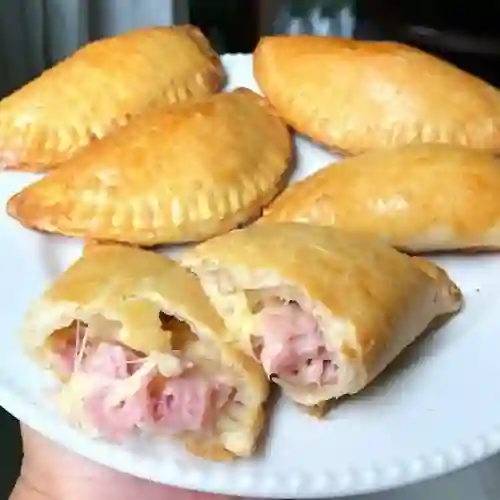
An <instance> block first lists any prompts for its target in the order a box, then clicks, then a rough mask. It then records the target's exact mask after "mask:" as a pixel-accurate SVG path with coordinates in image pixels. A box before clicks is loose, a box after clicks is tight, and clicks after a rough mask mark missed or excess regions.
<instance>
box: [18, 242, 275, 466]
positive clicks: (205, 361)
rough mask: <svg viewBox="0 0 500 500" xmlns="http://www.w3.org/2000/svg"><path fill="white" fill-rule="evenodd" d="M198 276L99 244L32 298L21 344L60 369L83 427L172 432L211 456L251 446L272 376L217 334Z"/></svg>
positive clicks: (65, 399) (64, 395)
mask: <svg viewBox="0 0 500 500" xmlns="http://www.w3.org/2000/svg"><path fill="white" fill-rule="evenodd" d="M223 335H224V324H223V321H222V319H221V318H220V317H219V316H218V314H217V313H216V312H215V310H214V309H213V308H212V306H211V305H210V303H209V301H208V299H207V297H206V296H205V294H204V293H203V290H202V288H201V286H200V284H199V281H198V280H197V278H196V277H195V276H194V275H192V274H190V273H189V272H187V271H186V270H185V269H183V268H182V267H181V266H179V265H178V264H177V263H175V262H173V261H171V260H170V259H168V258H166V257H163V256H161V255H158V254H155V253H152V252H148V251H146V250H140V249H133V248H127V247H124V246H118V245H117V246H102V247H99V248H97V247H96V248H95V249H94V250H93V251H92V252H89V253H88V254H86V256H84V257H82V258H81V259H79V260H78V261H77V262H76V263H74V264H73V265H72V266H70V268H69V269H68V270H66V272H65V273H63V274H62V276H60V277H59V278H58V279H57V280H56V282H55V283H54V284H53V285H52V286H50V287H49V288H48V290H47V291H46V293H45V294H44V295H43V296H42V297H41V298H39V299H38V300H37V301H36V302H35V303H34V304H33V305H32V307H31V309H30V310H29V312H28V313H27V316H26V318H25V322H24V325H23V330H22V338H23V341H24V345H25V346H26V348H27V349H28V351H29V352H30V353H32V354H34V355H35V357H36V358H37V359H39V360H40V361H42V362H43V363H44V364H46V365H47V366H48V367H50V368H51V369H52V370H53V371H54V372H55V374H56V375H57V376H58V377H59V378H60V379H61V380H62V381H63V387H62V389H61V390H60V393H59V394H58V397H57V400H58V402H59V404H60V407H61V409H62V411H63V412H64V414H65V415H66V416H67V417H68V418H69V419H70V421H71V422H72V423H73V424H74V425H76V426H79V427H81V428H83V429H84V430H86V431H87V432H90V433H92V434H93V435H96V436H103V437H105V438H109V439H112V440H118V441H122V440H125V439H127V438H129V437H130V436H131V435H134V434H141V433H152V434H153V435H164V434H166V435H173V436H176V437H178V438H180V439H181V440H183V441H184V442H185V443H186V445H187V447H188V449H189V450H190V451H191V452H193V453H195V454H197V455H200V456H203V457H205V458H209V459H214V460H219V459H220V460H223V459H229V458H232V457H235V456H248V455H251V454H252V453H253V451H254V449H255V445H256V440H257V437H258V435H259V433H260V431H261V429H262V425H263V415H264V413H263V408H262V405H263V403H264V401H265V400H266V398H267V395H268V382H267V380H266V378H265V377H264V376H263V375H262V371H261V369H260V367H259V366H258V364H257V363H256V362H255V361H254V360H253V359H251V358H250V357H247V356H245V355H243V354H242V353H241V351H238V350H235V349H233V348H232V347H230V346H228V345H226V344H225V343H224V341H223Z"/></svg>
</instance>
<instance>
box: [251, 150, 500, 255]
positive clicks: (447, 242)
mask: <svg viewBox="0 0 500 500" xmlns="http://www.w3.org/2000/svg"><path fill="white" fill-rule="evenodd" d="M280 221H290V222H293V221H297V222H311V223H313V224H320V225H328V226H335V227H337V228H340V229H346V230H349V231H355V232H361V233H366V234H369V235H373V236H376V237H380V238H382V239H384V240H386V241H387V242H388V243H389V244H391V245H393V246H395V247H397V248H400V249H404V250H406V251H410V252H424V251H436V250H454V249H467V248H473V249H476V250H477V249H481V248H483V249H484V248H486V249H497V248H500V159H498V158H497V157H495V156H494V155H493V154H490V153H488V152H484V151H480V150H474V149H469V148H465V147H461V146H450V145H445V144H427V145H410V146H402V147H399V148H394V149H387V150H381V151H373V152H371V153H365V154H364V155H361V156H357V157H355V158H350V159H348V160H345V161H342V162H340V163H338V164H333V165H331V166H329V167H327V168H325V169H323V170H320V171H318V172H316V173H315V174H313V175H311V176H310V177H309V178H306V179H305V180H303V181H301V182H299V183H297V184H295V185H293V186H291V187H289V188H288V189H287V190H286V191H285V192H284V193H283V194H282V195H281V196H279V197H278V198H277V199H276V200H275V201H274V203H272V204H271V206H270V207H269V208H268V210H267V211H266V212H265V214H264V217H263V218H262V219H261V220H260V223H267V222H270V223H273V222H280Z"/></svg>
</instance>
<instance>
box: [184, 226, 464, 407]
mask: <svg viewBox="0 0 500 500" xmlns="http://www.w3.org/2000/svg"><path fill="white" fill-rule="evenodd" d="M182 262H183V264H184V265H185V266H187V267H189V268H190V269H191V270H192V271H193V272H194V273H196V274H197V275H198V276H199V277H200V279H201V283H202V286H203V288H204V289H205V291H206V293H207V294H208V296H209V297H210V299H211V300H212V303H213V304H214V306H215V307H216V309H217V310H218V311H219V314H221V316H222V317H223V318H224V319H225V321H226V324H227V326H228V328H229V331H230V332H231V334H232V335H233V338H234V341H235V343H236V344H238V345H239V346H240V348H242V349H243V350H244V351H245V352H247V353H248V354H252V355H254V356H255V357H256V358H257V359H258V360H259V361H260V362H261V363H262V366H263V368H264V370H265V371H266V373H267V374H268V376H269V377H270V378H271V380H273V381H275V382H277V383H278V384H279V385H281V386H282V387H283V389H284V391H285V393H286V394H287V395H288V396H289V397H291V398H292V399H293V400H294V401H295V402H297V403H300V404H301V405H305V406H308V407H315V406H316V405H320V408H319V409H321V406H323V405H324V403H325V402H326V401H328V400H330V399H332V398H339V397H341V396H344V395H348V394H354V393H356V392H358V391H360V390H362V389H363V388H364V387H366V385H367V384H368V383H369V382H370V381H371V380H373V379H374V378H375V377H377V376H378V375H379V374H380V373H381V372H382V371H383V370H384V369H385V368H386V367H387V366H388V364H389V363H391V362H392V361H393V360H394V359H395V358H396V357H397V356H398V355H399V353H400V352H401V351H402V350H403V349H404V348H405V347H406V346H408V345H409V344H411V343H412V342H413V341H414V340H415V339H416V338H417V337H418V336H419V335H420V334H421V333H422V332H424V331H425V330H426V329H427V327H428V326H429V324H430V323H432V322H433V320H434V319H435V318H437V317H438V316H441V315H449V314H452V313H454V312H457V311H458V310H459V309H460V307H461V305H462V296H461V293H460V290H459V289H458V287H457V286H456V285H455V284H454V283H453V282H452V281H451V280H450V278H448V276H447V275H446V273H445V272H444V271H443V270H442V269H441V268H439V267H437V266H436V265H434V264H433V263H431V262H428V261H425V260H422V259H419V258H415V257H414V258H412V257H409V256H407V255H404V254H402V253H399V252H398V251H396V250H394V249H393V248H391V247H390V246H388V245H386V244H385V243H383V242H381V241H378V240H376V239H375V238H367V237H364V236H361V235H355V234H350V233H348V232H344V231H341V230H338V229H333V228H327V227H321V226H313V225H309V224H298V223H275V224H269V225H263V226H259V225H253V226H250V227H249V228H246V229H241V230H236V231H232V232H230V233H228V234H225V235H222V236H219V237H217V238H213V239H211V240H209V241H207V242H205V243H202V244H200V245H198V246H197V247H195V248H194V249H192V250H189V251H188V252H186V253H185V254H184V255H183V257H182ZM314 410H316V412H315V413H317V410H318V408H317V407H316V408H314Z"/></svg>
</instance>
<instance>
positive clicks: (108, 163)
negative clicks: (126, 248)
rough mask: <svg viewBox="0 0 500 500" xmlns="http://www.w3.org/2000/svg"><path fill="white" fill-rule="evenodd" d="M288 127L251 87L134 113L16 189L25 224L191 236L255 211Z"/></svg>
mask: <svg viewBox="0 0 500 500" xmlns="http://www.w3.org/2000/svg"><path fill="white" fill-rule="evenodd" d="M290 156H291V139H290V134H289V131H288V129H287V127H286V125H285V124H284V123H283V122H282V120H281V119H280V118H279V117H277V116H276V115H274V114H273V110H271V108H270V107H269V106H268V103H267V101H266V100H265V99H264V98H262V97H260V96H258V95H257V94H255V93H253V92H252V91H250V90H247V89H238V90H236V91H234V92H231V93H222V94H216V95H214V96H211V97H210V98H207V99H205V100H199V101H197V102H196V103H182V104H177V105H175V106H170V107H169V108H168V109H162V110H155V111H153V112H150V113H147V114H143V115H141V116H140V117H137V118H136V119H135V120H133V121H132V122H131V123H130V124H129V125H127V126H125V127H122V128H120V129H119V130H117V131H116V132H115V133H113V134H111V135H109V136H107V137H105V138H104V139H102V140H101V141H98V142H95V143H93V144H91V145H90V146H89V147H87V148H86V149H85V150H84V151H82V152H81V153H80V154H78V155H76V156H75V157H73V158H72V159H71V160H69V161H68V162H67V163H65V165H64V166H63V167H62V168H60V169H57V170H55V171H54V172H52V173H50V174H49V175H48V176H46V177H45V178H43V179H41V180H39V181H37V182H36V183H34V184H32V185H30V186H28V187H27V188H25V189H24V190H23V191H21V192H20V193H19V194H17V195H15V196H13V197H12V198H11V199H10V201H9V203H8V212H9V214H10V215H11V216H13V217H15V218H16V219H18V220H19V221H20V222H21V223H22V224H24V225H25V226H27V227H31V228H35V229H39V230H43V231H48V232H53V233H61V234H64V235H67V236H77V237H84V238H87V239H96V240H106V241H118V242H123V243H131V244H136V245H142V246H150V245H157V244H162V243H174V242H175V243H177V242H186V241H196V240H202V239H205V238H209V237H211V236H213V235H215V234H218V233H222V232H226V231H228V230H230V229H233V228H234V227H236V226H238V225H239V224H241V223H244V222H246V221H247V220H248V219H250V218H252V217H256V216H258V215H260V213H261V209H262V207H263V206H264V205H266V204H267V203H268V202H269V201H271V199H272V198H273V197H274V196H275V195H276V194H277V193H278V191H279V189H280V188H281V187H282V179H284V178H285V177H286V176H285V173H286V172H287V170H288V166H289V159H290Z"/></svg>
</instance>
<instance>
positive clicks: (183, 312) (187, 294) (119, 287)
mask: <svg viewBox="0 0 500 500" xmlns="http://www.w3.org/2000/svg"><path fill="white" fill-rule="evenodd" d="M160 312H162V313H165V314H167V315H170V316H174V317H176V318H178V319H179V320H181V321H184V322H185V323H186V324H187V325H189V327H190V328H191V329H192V331H193V332H194V333H195V334H196V336H197V337H198V338H200V339H201V340H202V341H204V342H207V343H209V345H211V346H213V347H214V351H213V352H216V353H217V356H216V357H215V358H214V359H211V360H206V361H207V362H208V361H211V362H214V361H216V362H218V363H219V364H220V366H221V367H226V368H227V369H229V370H230V371H231V372H232V373H234V377H235V381H237V383H239V384H240V385H241V387H242V388H243V390H244V394H245V395H246V399H245V401H244V403H245V408H246V412H245V415H244V416H243V417H242V421H241V425H243V426H244V429H243V433H244V434H246V435H247V436H249V437H250V439H251V441H252V443H251V446H246V447H245V451H244V452H243V454H251V453H252V452H253V448H254V447H255V446H256V439H257V437H258V436H259V434H260V431H261V429H262V426H263V422H264V413H263V408H262V405H263V403H264V401H265V400H266V399H267V395H268V384H267V381H266V380H265V377H263V375H262V372H261V370H260V367H259V366H258V364H257V363H256V362H254V361H253V360H252V359H251V358H250V357H247V356H245V355H244V354H242V353H241V352H240V351H238V350H236V349H234V348H232V347H231V346H230V345H227V344H226V342H225V327H224V323H223V321H222V319H221V318H220V317H219V315H218V314H217V313H216V312H215V310H214V309H213V307H212V306H211V304H210V302H209V300H208V299H207V297H206V295H205V294H204V292H203V290H202V288H201V286H200V283H199V281H198V279H197V278H196V277H195V276H194V275H193V274H191V273H189V272H188V271H187V270H185V269H184V268H182V267H181V266H180V265H178V264H177V263H175V262H174V261H172V260H170V259H168V258H167V257H164V256H162V255H159V254H156V253H153V252H149V251H146V250H141V249H136V248H131V247H127V246H122V245H99V246H96V247H95V248H93V249H92V251H91V252H88V253H86V254H85V255H84V256H83V257H81V258H80V259H79V260H77V261H76V262H75V263H74V264H73V265H71V266H70V267H69V268H68V269H67V270H66V271H65V272H64V273H63V274H62V275H61V276H60V277H59V278H58V279H57V280H56V281H55V282H54V283H53V284H52V285H51V286H50V287H49V288H48V289H47V290H46V292H45V293H44V294H43V296H42V297H41V298H39V299H38V300H37V301H35V302H34V303H33V304H32V306H31V307H30V309H29V311H28V313H27V315H26V317H25V320H24V323H23V328H22V332H21V334H22V339H23V343H24V345H25V347H26V349H27V350H28V351H29V352H30V353H33V354H34V355H35V356H36V357H37V358H38V359H39V360H41V361H42V362H46V361H47V360H48V359H49V358H48V356H49V351H48V349H49V347H48V346H49V339H50V336H51V335H52V334H53V333H54V332H57V331H58V330H60V329H61V328H65V327H68V326H69V325H71V324H72V322H73V321H75V320H77V321H82V322H84V323H89V324H90V323H91V322H92V321H93V318H95V316H96V315H98V316H99V317H103V318H105V319H106V320H109V321H113V322H117V323H119V325H120V326H121V328H119V329H114V330H113V333H114V335H115V336H114V337H112V338H108V337H105V338H100V339H98V340H105V341H114V342H120V343H122V344H124V345H125V346H127V347H129V348H131V349H133V350H135V351H139V352H141V353H144V354H146V355H149V354H151V353H154V352H159V353H169V352H172V350H173V348H174V344H176V343H177V344H178V341H177V342H176V331H169V330H165V329H162V325H161V321H160ZM104 333H105V332H103V334H104ZM200 362H203V361H200ZM183 440H184V441H185V442H186V445H187V447H188V448H189V449H190V450H191V451H192V452H193V453H195V454H197V455H199V456H203V457H205V458H208V459H213V460H226V459H230V458H234V457H235V456H236V455H238V453H237V452H236V451H235V450H229V449H227V448H226V447H224V446H223V444H222V442H221V441H218V440H213V439H212V440H203V439H201V440H200V439H199V438H196V437H193V436H192V435H186V436H183Z"/></svg>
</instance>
